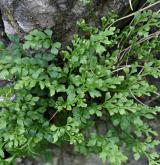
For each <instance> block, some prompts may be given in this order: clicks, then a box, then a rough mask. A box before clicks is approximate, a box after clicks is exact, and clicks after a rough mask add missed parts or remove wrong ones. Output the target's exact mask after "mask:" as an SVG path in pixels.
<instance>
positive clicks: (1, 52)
mask: <svg viewBox="0 0 160 165" xmlns="http://www.w3.org/2000/svg"><path fill="white" fill-rule="evenodd" d="M114 19H115V18H112V17H109V18H102V25H101V28H100V29H98V28H96V27H90V26H88V25H87V24H86V23H85V21H84V20H81V21H80V22H79V23H78V25H79V27H80V28H81V29H82V30H83V35H81V36H78V35H75V37H74V39H73V40H72V45H70V46H68V47H67V48H66V50H62V49H61V44H60V43H59V42H53V40H52V31H50V30H48V29H47V30H44V31H43V32H41V31H38V30H34V31H32V32H30V33H29V34H28V35H27V36H26V37H25V41H24V43H20V41H19V38H18V37H17V36H10V39H11V41H12V44H11V45H10V46H8V47H5V46H4V45H3V43H0V79H1V80H3V81H5V82H6V84H8V85H6V86H3V90H2V87H1V89H0V90H1V92H0V95H1V97H3V101H2V100H1V101H0V107H1V108H0V161H1V164H3V163H4V164H9V163H11V162H13V160H15V158H17V157H20V156H23V155H34V154H35V152H38V150H37V148H38V147H39V146H40V145H41V144H43V143H46V142H48V143H54V144H58V145H61V144H63V143H66V142H69V143H70V144H72V145H74V146H75V150H76V151H79V152H80V153H83V154H92V153H94V154H98V155H99V156H100V158H101V159H102V161H103V162H105V161H106V160H107V161H108V162H109V163H110V164H112V165H121V164H122V163H125V162H127V159H128V156H129V155H128V154H129V153H131V152H133V154H134V158H135V159H139V158H140V156H141V155H145V156H146V157H147V158H148V162H149V165H159V164H160V159H159V156H160V155H159V154H158V153H157V152H153V150H151V149H152V148H153V149H154V148H155V146H157V145H158V144H159V143H160V141H159V140H156V138H155V137H156V136H158V133H157V132H156V131H155V130H154V129H153V128H152V127H150V125H149V123H150V120H154V118H156V115H157V113H158V112H160V107H158V106H153V105H152V106H151V105H149V104H147V103H145V98H146V97H149V96H152V95H153V94H154V95H155V94H157V88H156V86H154V85H153V84H151V83H149V82H148V81H147V78H148V77H154V78H158V77H159V76H160V60H159V59H158V58H157V57H156V55H157V53H158V52H159V50H160V39H159V38H158V36H159V34H160V33H159V31H158V29H159V27H160V21H159V14H158V13H156V12H152V11H143V12H137V13H135V15H134V18H133V19H132V21H131V23H130V24H129V25H128V26H126V27H125V28H123V29H118V28H117V27H116V26H115V24H113V21H114ZM111 24H112V26H110V25H111ZM12 96H15V98H14V99H11V97H12ZM98 123H102V124H103V127H104V130H103V131H100V130H99V124H98ZM6 153H8V154H10V157H6Z"/></svg>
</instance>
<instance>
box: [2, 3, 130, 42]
mask: <svg viewBox="0 0 160 165" xmlns="http://www.w3.org/2000/svg"><path fill="white" fill-rule="evenodd" d="M127 3H128V1H126V0H110V1H108V0H94V1H93V6H92V9H93V11H94V12H93V13H90V9H89V7H88V6H87V5H85V4H84V3H83V2H82V1H81V0H58V1H57V0H18V1H17V0H0V9H1V11H2V13H3V21H4V26H5V32H6V33H7V34H14V33H19V34H23V33H26V32H29V31H30V30H32V29H34V28H38V29H43V28H52V29H53V31H54V32H55V36H56V39H60V40H69V39H70V36H72V34H73V33H75V32H76V21H77V20H79V19H80V18H85V19H87V20H88V22H90V21H91V20H92V15H93V14H94V15H95V16H96V17H97V18H100V17H101V16H102V15H107V12H108V11H109V9H110V8H111V9H115V10H117V11H120V10H122V8H123V7H124V6H125V5H126V4H127Z"/></svg>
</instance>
